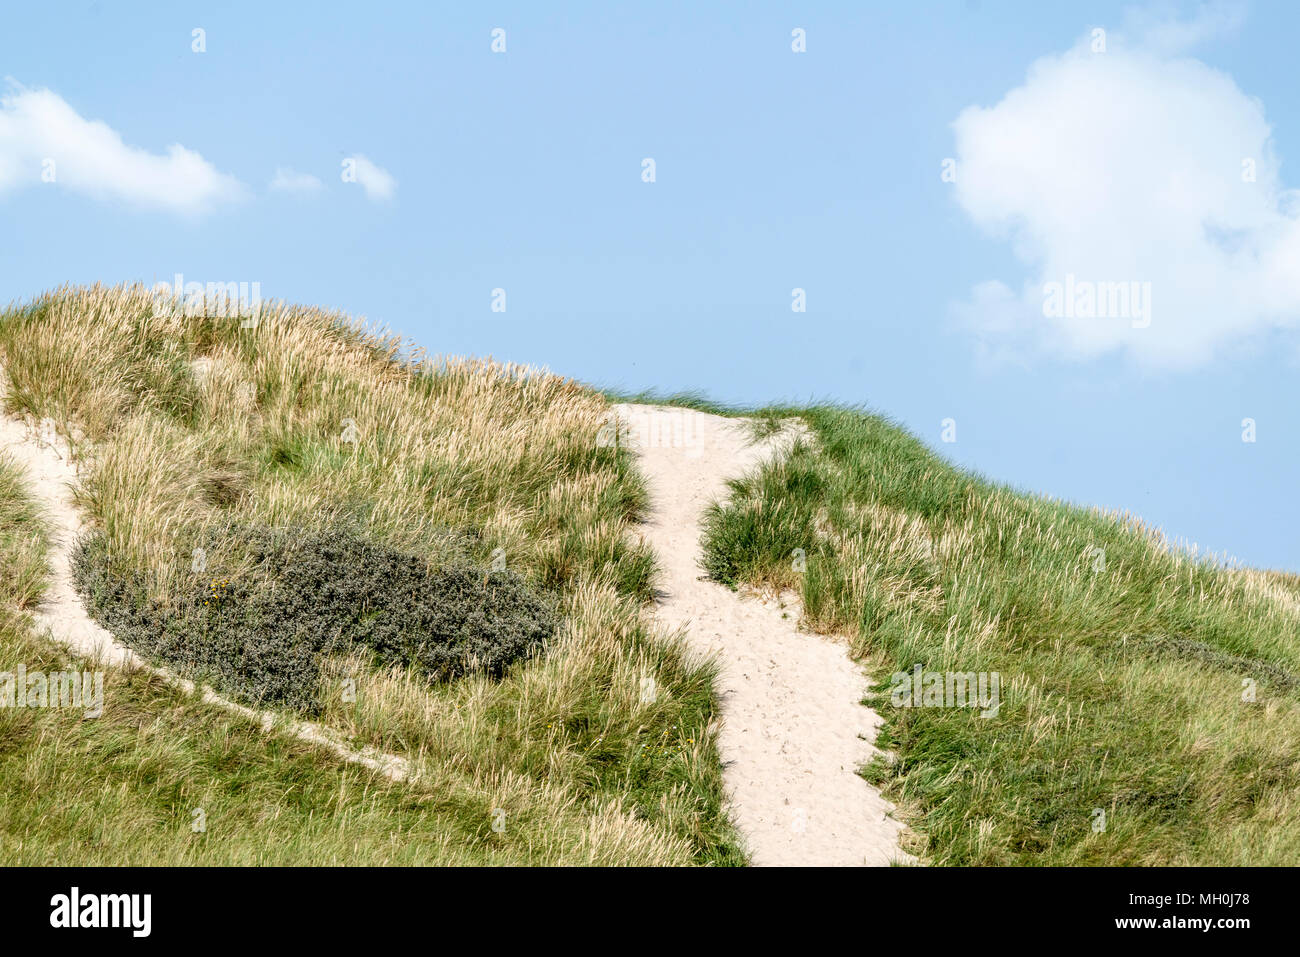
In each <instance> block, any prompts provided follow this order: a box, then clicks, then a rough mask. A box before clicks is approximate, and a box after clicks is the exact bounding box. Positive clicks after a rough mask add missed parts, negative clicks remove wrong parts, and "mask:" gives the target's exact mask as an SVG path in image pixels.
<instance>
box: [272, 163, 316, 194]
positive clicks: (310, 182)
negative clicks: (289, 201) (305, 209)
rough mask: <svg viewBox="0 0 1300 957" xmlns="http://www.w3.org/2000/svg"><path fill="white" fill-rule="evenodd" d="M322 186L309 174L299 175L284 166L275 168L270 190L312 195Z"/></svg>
mask: <svg viewBox="0 0 1300 957" xmlns="http://www.w3.org/2000/svg"><path fill="white" fill-rule="evenodd" d="M323 185H324V184H323V183H321V181H320V180H319V179H317V178H316V177H315V176H313V175H311V173H299V172H298V171H297V170H293V169H289V168H288V167H286V166H277V167H276V168H275V179H273V180H271V189H273V190H277V191H280V192H285V193H314V192H316V191H317V190H319V189H321V187H322V186H323Z"/></svg>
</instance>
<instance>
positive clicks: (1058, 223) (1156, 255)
mask: <svg viewBox="0 0 1300 957" xmlns="http://www.w3.org/2000/svg"><path fill="white" fill-rule="evenodd" d="M1229 14H1230V11H1229V13H1225V12H1224V8H1213V9H1212V10H1211V11H1210V13H1209V14H1207V15H1205V16H1202V17H1201V18H1199V19H1198V20H1196V21H1193V22H1191V23H1184V24H1160V23H1154V22H1150V21H1148V22H1145V23H1143V24H1142V25H1141V28H1140V32H1139V33H1138V34H1137V37H1138V39H1136V40H1131V41H1126V40H1125V39H1124V38H1123V37H1119V36H1113V35H1112V36H1110V37H1108V38H1107V50H1106V52H1104V53H1094V52H1093V51H1092V48H1091V47H1092V38H1091V35H1089V36H1088V37H1085V38H1084V39H1083V40H1082V41H1081V42H1080V43H1079V44H1078V45H1077V46H1075V47H1074V48H1073V49H1071V50H1069V51H1067V52H1065V53H1062V54H1060V55H1056V56H1047V57H1044V58H1043V59H1041V60H1039V61H1038V62H1036V63H1034V64H1033V66H1032V67H1031V68H1030V70H1029V73H1028V76H1027V78H1026V80H1025V82H1024V84H1023V85H1022V86H1019V87H1017V88H1015V89H1013V90H1011V91H1010V92H1009V93H1007V94H1006V96H1005V97H1004V98H1003V99H1002V101H1001V102H1000V103H998V104H997V105H996V106H994V107H991V108H980V107H970V108H968V109H966V110H965V111H963V112H962V113H961V115H960V116H958V117H957V119H956V121H955V122H954V123H953V130H954V133H955V137H956V144H957V145H956V154H957V155H956V158H957V181H956V183H955V184H954V185H955V190H956V193H955V195H956V198H957V201H958V203H959V204H960V205H961V207H962V208H963V210H965V212H966V213H967V214H968V215H969V216H970V217H971V219H972V220H973V221H974V222H975V223H976V224H977V225H979V226H980V227H982V228H983V229H985V230H986V231H987V232H989V233H990V234H991V235H994V236H997V237H1000V238H1005V239H1009V240H1010V241H1011V242H1012V244H1013V249H1014V250H1015V252H1016V255H1017V256H1018V257H1019V259H1020V260H1021V261H1022V262H1023V263H1024V264H1025V265H1026V267H1027V275H1026V276H1024V277H1023V281H1018V283H1017V284H1018V285H1019V286H1020V288H1019V290H1015V289H1013V288H1012V287H1011V285H1008V284H1007V283H1006V282H1003V281H1000V280H996V279H992V280H987V281H985V282H982V283H980V284H979V285H977V286H976V287H975V289H973V290H972V293H971V297H970V299H969V300H968V301H967V302H965V303H961V304H958V305H957V306H956V307H955V309H954V312H955V315H956V316H957V318H958V319H959V321H960V322H961V323H962V324H963V325H965V326H967V327H968V328H969V329H971V330H972V331H973V332H974V333H975V334H976V335H977V336H978V337H979V338H980V340H981V342H982V343H983V345H984V346H985V347H987V349H988V350H989V351H990V352H992V353H994V354H1000V355H1003V356H1007V355H1020V356H1024V355H1030V354H1035V353H1038V352H1040V351H1047V352H1051V353H1055V354H1060V355H1064V356H1067V357H1071V358H1088V357H1093V356H1098V355H1102V354H1105V353H1112V352H1120V353H1124V354H1127V355H1129V356H1131V357H1133V358H1136V359H1138V360H1140V361H1143V362H1145V363H1147V364H1152V365H1165V366H1182V367H1190V366H1194V365H1197V364H1200V363H1203V362H1204V361H1206V360H1208V359H1209V358H1210V357H1212V356H1213V355H1215V354H1216V352H1220V351H1222V350H1224V349H1226V348H1233V347H1237V346H1241V345H1244V344H1247V343H1250V342H1254V341H1256V340H1257V339H1258V338H1259V337H1261V336H1262V335H1264V334H1266V333H1268V332H1270V331H1274V330H1277V329H1287V330H1293V329H1295V328H1296V327H1297V326H1298V325H1300V192H1297V191H1295V190H1284V189H1283V188H1282V186H1281V184H1280V180H1279V176H1278V168H1279V165H1280V163H1279V160H1278V158H1277V157H1276V156H1275V155H1274V153H1273V148H1272V141H1271V137H1270V129H1269V125H1268V122H1267V121H1266V119H1265V116H1264V108H1263V105H1262V104H1261V103H1260V102H1259V101H1258V100H1256V99H1254V98H1252V97H1250V96H1247V95H1246V94H1245V93H1243V92H1242V91H1241V90H1240V89H1238V87H1237V85H1236V84H1235V83H1234V82H1233V80H1232V78H1231V77H1229V76H1228V75H1227V74H1225V73H1222V72H1220V71H1217V70H1214V69H1211V68H1210V67H1208V66H1206V65H1205V64H1204V63H1202V62H1200V61H1198V60H1194V59H1190V58H1186V57H1181V56H1179V55H1178V53H1177V52H1174V51H1176V50H1181V49H1186V48H1187V46H1188V45H1189V44H1192V43H1196V42H1200V41H1202V40H1204V39H1206V38H1207V36H1209V35H1210V34H1211V33H1212V31H1213V30H1214V29H1220V28H1222V29H1226V28H1228V27H1230V26H1231V17H1230V15H1229ZM1245 160H1249V161H1251V162H1252V163H1253V172H1254V178H1255V179H1254V182H1248V181H1244V177H1243V161H1245ZM1067 282H1072V283H1073V285H1074V286H1075V287H1077V288H1080V289H1081V288H1082V286H1081V285H1080V284H1082V283H1120V282H1123V283H1132V282H1137V283H1150V286H1149V287H1147V288H1149V290H1150V307H1151V308H1150V315H1149V317H1148V318H1149V325H1145V326H1144V325H1143V321H1142V319H1141V318H1140V317H1132V316H1130V317H1123V316H1121V317H1117V318H1080V317H1077V316H1075V317H1070V318H1067V317H1048V316H1045V314H1044V312H1045V308H1044V305H1045V287H1046V286H1047V284H1049V283H1060V284H1062V285H1064V284H1066V283H1067ZM1134 288H1136V287H1134Z"/></svg>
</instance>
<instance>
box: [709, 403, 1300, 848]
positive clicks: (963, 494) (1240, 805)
mask: <svg viewBox="0 0 1300 957" xmlns="http://www.w3.org/2000/svg"><path fill="white" fill-rule="evenodd" d="M790 412H791V410H789V409H783V410H781V413H780V414H781V415H788V414H790ZM799 414H800V415H801V417H802V418H803V419H804V420H805V421H806V422H807V424H808V425H809V427H810V430H811V432H812V438H811V439H810V440H809V441H806V442H802V443H800V444H798V445H797V446H796V447H795V448H794V449H793V450H792V452H791V454H790V455H789V456H788V457H786V458H785V459H783V460H782V461H779V462H776V463H771V464H768V465H766V466H764V467H763V468H761V469H760V470H759V471H758V472H756V473H755V474H753V475H750V476H747V477H745V478H744V479H742V480H740V481H737V482H734V483H732V497H731V498H730V500H729V501H728V502H727V503H725V504H722V505H719V506H717V507H715V508H714V509H713V510H712V511H711V513H710V515H709V517H708V520H707V526H706V534H705V550H706V564H707V568H708V571H709V572H710V574H711V575H712V576H713V577H714V578H715V579H717V580H719V581H721V582H725V583H728V584H731V585H737V584H740V583H747V584H751V585H756V586H760V587H771V588H793V589H796V590H797V591H798V592H799V594H800V596H801V597H802V600H803V603H804V623H805V625H806V626H807V627H809V628H810V629H812V630H816V631H819V632H824V633H838V634H843V635H846V636H848V637H849V639H850V640H851V642H852V644H853V647H854V650H855V652H856V653H857V654H858V655H860V656H863V657H864V658H865V659H866V660H867V661H868V662H869V663H870V664H871V665H872V666H873V669H874V672H875V673H876V674H877V675H878V676H880V677H881V678H882V683H881V686H880V689H879V690H880V691H881V692H884V694H883V695H881V696H877V697H873V699H872V701H871V702H870V703H871V704H872V705H873V706H874V707H876V708H877V709H878V710H880V712H881V713H882V714H883V715H884V717H885V718H886V726H885V729H884V732H883V733H882V737H881V740H880V742H879V743H880V744H881V745H882V746H883V747H885V748H889V749H892V750H893V751H894V752H895V756H896V757H895V760H893V761H887V760H882V761H878V762H876V763H875V764H873V765H872V766H871V767H870V768H868V769H866V771H865V774H866V775H867V776H868V778H869V779H870V780H872V781H873V782H875V783H877V784H878V785H880V786H881V787H883V788H884V789H885V790H886V791H887V792H888V794H889V795H890V796H891V797H892V798H893V799H895V800H896V801H898V802H899V804H900V808H901V813H902V816H904V818H905V819H906V820H908V821H909V823H910V824H911V825H912V826H913V828H914V829H915V830H916V832H917V838H916V848H915V849H916V850H919V851H920V852H921V853H922V854H923V855H924V857H925V858H926V859H927V860H929V861H930V862H932V863H937V864H961V865H971V864H994V865H998V864H1045V865H1054V864H1055V865H1060V864H1144V865H1150V864H1295V863H1297V862H1300V800H1298V798H1300V709H1298V707H1297V705H1298V704H1300V699H1298V698H1297V680H1298V679H1297V676H1300V580H1298V579H1297V578H1296V577H1295V576H1290V575H1285V574H1280V573H1270V572H1261V571H1254V570H1246V569H1236V568H1228V567H1224V566H1222V565H1220V564H1218V563H1217V562H1215V561H1213V560H1209V559H1205V558H1197V557H1195V556H1194V555H1191V554H1189V553H1187V552H1186V551H1182V550H1179V549H1175V548H1172V547H1171V546H1170V545H1169V543H1167V542H1166V541H1165V540H1164V539H1163V538H1162V537H1161V536H1160V535H1159V533H1157V532H1155V531H1154V530H1152V529H1150V528H1148V527H1146V526H1144V525H1142V524H1141V523H1140V522H1138V521H1136V520H1134V519H1132V518H1130V517H1126V516H1116V515H1111V514H1102V513H1100V512H1098V511H1095V510H1086V509H1082V508H1078V507H1074V506H1071V505H1068V504H1066V503H1062V502H1058V501H1053V500H1048V499H1045V498H1041V497H1035V496H1031V495H1027V494H1024V493H1022V492H1019V491H1016V490H1014V489H1011V488H1007V487H1005V486H1000V485H996V484H994V483H991V482H989V481H987V480H985V479H983V478H981V477H979V476H977V475H974V474H971V473H968V472H965V471H962V470H960V469H957V468H954V467H953V466H952V465H950V464H949V463H947V462H946V461H944V460H943V459H942V458H940V457H939V456H937V455H935V454H934V453H933V452H931V451H930V450H929V449H927V448H926V447H925V446H924V445H923V444H922V443H920V442H919V441H917V440H916V439H915V438H913V437H912V436H910V435H908V434H907V433H905V432H904V431H903V430H901V429H900V428H898V427H897V426H896V425H895V424H893V423H891V422H889V421H888V420H886V419H883V418H881V417H878V416H874V415H870V414H867V413H865V412H862V411H860V410H856V409H847V408H841V407H833V406H815V407H811V408H807V409H804V410H802V412H800V413H799ZM796 549H803V551H804V553H805V554H806V570H804V571H799V570H797V568H796V565H797V563H796V562H795V561H794V560H793V558H792V556H793V555H794V554H795V550H796ZM1099 550H1101V551H1099ZM917 663H920V664H921V665H922V666H923V667H924V669H925V670H926V671H937V672H945V673H946V672H998V673H999V674H1000V676H1001V680H1002V686H1001V700H1002V707H1001V710H1000V712H999V713H998V715H997V716H996V717H994V718H980V717H978V716H977V714H976V713H975V712H974V711H972V710H971V709H966V708H939V707H935V708H903V707H897V706H895V705H894V703H893V701H892V700H891V697H890V696H889V694H888V693H887V692H888V689H889V686H890V684H891V682H890V681H889V677H890V675H891V674H892V673H894V672H896V671H900V672H901V671H911V670H912V668H913V666H914V665H915V664H917ZM1246 679H1250V680H1253V681H1254V682H1256V685H1257V688H1256V700H1255V702H1253V703H1251V702H1247V701H1244V700H1243V681H1244V680H1246ZM1095 809H1102V810H1103V811H1104V812H1105V815H1106V826H1105V830H1104V831H1097V830H1094V828H1093V822H1094V820H1095V819H1097V818H1096V817H1095V815H1096V813H1097V812H1096V810H1095Z"/></svg>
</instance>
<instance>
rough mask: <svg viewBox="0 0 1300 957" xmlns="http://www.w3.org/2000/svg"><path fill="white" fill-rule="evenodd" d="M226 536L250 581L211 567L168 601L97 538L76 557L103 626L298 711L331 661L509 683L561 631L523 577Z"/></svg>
mask: <svg viewBox="0 0 1300 957" xmlns="http://www.w3.org/2000/svg"><path fill="white" fill-rule="evenodd" d="M225 539H226V541H225V542H224V543H223V545H224V547H223V549H222V551H223V553H228V554H233V555H237V556H240V557H242V558H243V559H244V561H243V562H241V563H240V567H249V566H250V564H251V571H248V572H244V573H243V574H240V575H235V574H231V573H230V572H229V571H223V570H222V569H220V568H215V567H214V568H208V569H206V570H205V571H204V572H203V573H201V574H199V573H195V575H194V579H195V581H194V587H193V588H192V589H187V590H186V592H185V593H184V594H181V595H177V596H171V597H168V598H167V599H164V600H157V599H150V598H148V597H147V595H146V592H145V589H144V587H143V584H142V582H141V581H140V579H139V577H138V576H135V577H133V576H131V575H128V574H123V573H122V572H121V571H120V569H115V568H114V567H113V566H112V564H111V563H110V561H109V560H108V556H107V554H106V550H105V547H104V543H103V540H102V539H100V538H98V537H90V538H87V539H86V540H84V541H83V542H82V543H81V545H80V547H79V548H78V550H77V554H76V556H75V559H74V565H73V570H74V574H75V576H76V581H77V586H78V588H79V589H80V591H81V593H82V595H83V596H84V597H85V599H86V600H87V602H88V604H89V607H90V608H91V610H92V614H94V616H95V617H96V618H97V619H98V620H99V621H100V623H101V624H103V626H104V627H105V628H107V629H108V630H109V631H112V632H113V633H114V634H115V635H116V636H117V637H118V638H119V639H120V640H121V641H123V642H125V643H126V644H127V645H129V646H130V647H132V648H134V649H135V650H137V651H138V652H140V653H141V654H142V655H144V656H145V657H147V658H150V659H154V660H157V661H159V662H161V663H164V664H166V665H168V666H170V667H171V668H173V669H175V670H177V671H179V672H181V673H182V674H186V675H190V676H192V677H195V678H198V679H200V680H205V681H209V682H211V683H212V684H213V685H214V686H216V687H217V688H219V689H221V690H223V691H225V692H228V693H232V694H235V695H237V696H238V697H240V698H243V699H245V700H248V701H251V702H253V703H255V704H275V705H280V706H284V707H288V708H292V709H294V710H299V711H312V710H314V709H315V707H316V705H317V701H316V698H317V694H318V691H319V683H320V675H321V662H322V658H323V657H324V656H327V655H334V654H346V653H349V652H353V651H355V650H358V649H366V650H368V651H369V652H370V653H371V655H372V656H373V660H374V662H375V663H376V664H378V665H382V666H390V665H403V666H406V667H409V668H411V669H412V670H413V671H415V672H416V673H418V674H420V675H423V676H424V677H426V678H427V679H428V680H430V681H440V680H447V679H451V678H455V677H457V676H459V675H463V674H467V673H469V672H478V673H484V674H488V675H492V676H499V675H501V674H502V673H503V672H505V670H506V669H507V668H508V667H509V666H510V665H511V664H512V663H513V662H515V661H519V660H521V659H524V658H527V657H529V656H531V655H534V654H537V653H538V652H539V651H540V650H541V649H542V647H543V646H544V645H545V643H546V641H547V640H548V639H549V638H550V637H551V635H552V634H553V633H554V631H555V628H556V625H557V621H558V619H557V615H556V611H555V608H554V605H553V604H552V603H551V602H550V601H548V600H547V599H545V598H543V597H542V596H540V595H538V594H536V593H534V592H533V591H532V590H531V589H530V588H529V587H528V585H527V584H526V583H525V582H524V581H523V579H521V578H520V577H519V576H518V575H516V574H515V573H514V572H510V571H485V570H483V569H477V568H472V567H468V566H465V565H448V566H443V567H437V568H429V567H428V566H427V565H426V563H425V562H424V561H423V560H421V559H420V558H418V557H416V556H414V555H407V554H403V553H401V552H398V551H395V550H393V549H391V548H388V547H386V546H384V545H381V544H378V543H375V542H371V541H367V540H365V539H364V538H361V537H360V536H358V535H355V534H353V533H351V532H347V531H342V530H338V529H331V530H327V531H310V530H305V529H270V528H246V529H236V530H235V531H233V532H230V531H227V532H226V533H225ZM205 541H207V543H208V544H209V545H211V544H215V542H214V539H213V536H212V535H211V534H209V535H208V536H207V538H206V539H205ZM232 567H233V566H232Z"/></svg>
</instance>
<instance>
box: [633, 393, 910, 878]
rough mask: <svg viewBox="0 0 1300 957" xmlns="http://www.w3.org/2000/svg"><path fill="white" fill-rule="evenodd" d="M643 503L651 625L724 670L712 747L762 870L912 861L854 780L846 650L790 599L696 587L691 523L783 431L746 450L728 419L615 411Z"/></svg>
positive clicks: (866, 748) (865, 754) (868, 723)
mask: <svg viewBox="0 0 1300 957" xmlns="http://www.w3.org/2000/svg"><path fill="white" fill-rule="evenodd" d="M616 408H617V410H618V414H619V415H620V417H621V418H623V419H624V420H625V422H626V423H627V426H628V433H629V435H628V436H627V437H628V438H629V439H630V444H632V445H633V447H634V448H636V449H637V451H638V453H639V456H640V462H641V470H642V472H643V474H644V475H645V477H646V480H647V483H648V485H649V490H650V498H651V517H650V520H649V522H648V523H647V526H646V529H645V538H646V540H647V541H648V542H649V543H650V544H651V545H652V546H653V547H654V550H655V552H656V554H657V555H658V557H659V562H660V566H661V568H662V570H663V575H662V580H661V582H660V585H661V587H662V589H663V591H664V594H663V595H662V596H661V598H660V607H659V618H660V620H662V621H663V622H664V623H665V624H667V625H669V626H670V627H673V628H679V627H684V628H686V631H687V637H688V640H689V641H690V643H691V644H692V646H693V647H695V648H697V649H699V650H700V651H702V652H704V653H708V654H713V655H716V656H717V657H718V660H719V663H720V665H721V681H720V687H719V691H720V695H721V699H722V726H721V731H720V734H719V747H720V749H721V752H722V760H723V768H724V770H723V774H724V779H725V781H726V786H727V791H728V796H729V798H730V802H731V813H732V815H733V820H734V821H735V822H736V824H737V826H738V827H739V828H740V830H741V832H742V833H743V834H744V835H745V838H746V840H747V843H748V845H749V850H750V853H751V856H752V859H753V862H754V863H755V864H758V865H861V864H876V865H881V864H889V863H890V862H892V861H899V862H909V863H910V862H912V860H913V859H912V858H910V857H909V856H908V855H906V854H904V853H903V852H902V851H901V850H899V848H898V835H899V832H900V831H901V830H902V825H901V824H899V823H898V822H897V821H895V820H894V819H893V818H891V817H889V812H890V811H891V810H892V809H893V805H892V804H890V803H889V802H888V801H886V800H884V799H883V798H882V797H881V796H880V794H879V793H878V792H877V791H876V790H875V789H874V788H872V787H871V786H870V785H869V784H867V782H866V781H864V780H863V779H862V778H861V777H859V776H858V775H857V774H856V773H855V772H856V770H857V769H858V768H859V767H861V766H862V765H863V764H865V763H866V762H867V761H868V760H870V758H871V757H872V756H873V755H874V754H875V753H876V749H875V748H874V747H873V746H872V745H871V743H870V742H871V741H873V740H874V739H875V733H876V730H877V728H878V727H879V726H880V718H879V716H878V715H876V714H875V712H873V711H871V710H870V709H868V708H865V707H863V706H862V705H861V704H860V703H859V702H861V700H862V698H863V695H864V694H865V693H866V691H867V688H868V681H867V677H866V675H865V674H864V673H863V672H862V669H861V668H860V667H859V666H858V665H857V664H855V663H854V662H853V661H852V659H850V658H849V656H848V653H847V650H846V648H845V646H844V645H842V644H840V643H837V642H835V641H832V640H829V639H826V638H822V637H820V636H817V635H811V634H802V633H800V632H799V631H797V630H796V626H797V624H798V621H799V607H798V603H797V601H795V600H793V599H791V598H787V599H785V602H786V607H785V608H782V607H781V605H780V603H779V602H778V601H776V600H761V599H757V598H745V597H741V596H739V595H737V594H736V593H734V592H732V591H730V590H729V589H727V588H725V587H723V586H722V585H718V584H715V583H713V582H709V581H704V580H702V577H701V576H702V575H703V571H702V570H701V569H700V566H699V559H700V542H699V539H700V520H701V518H702V515H703V511H704V509H705V508H706V506H707V505H708V504H709V502H710V501H712V500H714V499H718V498H722V497H724V496H725V494H726V481H727V479H729V478H736V477H739V476H741V475H743V474H744V473H745V472H747V471H749V470H750V469H751V468H753V467H754V466H756V465H757V464H758V463H759V462H760V461H761V460H763V459H764V458H765V457H767V456H769V455H773V454H776V453H777V451H778V450H779V448H780V447H781V445H782V443H783V442H788V441H789V439H790V437H791V433H790V432H787V433H786V434H785V435H784V436H783V437H778V438H774V439H769V440H766V441H764V442H762V443H758V444H750V443H749V441H748V438H747V433H746V430H745V429H744V427H743V425H742V424H738V423H737V422H736V420H734V419H726V418H723V417H721V416H716V415H708V414H706V413H702V412H695V411H693V410H689V409H676V408H668V407H662V406H645V405H620V406H617V407H616Z"/></svg>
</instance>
